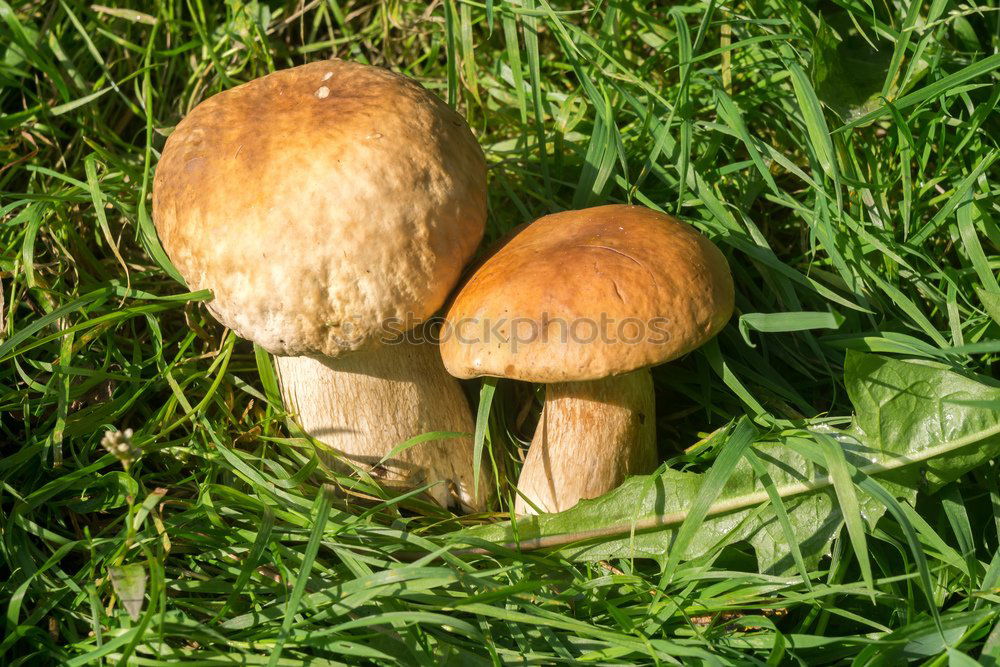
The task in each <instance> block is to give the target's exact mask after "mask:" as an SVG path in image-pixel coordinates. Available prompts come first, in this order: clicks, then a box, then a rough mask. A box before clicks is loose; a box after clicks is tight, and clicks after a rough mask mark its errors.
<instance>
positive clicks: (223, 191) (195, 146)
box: [153, 60, 486, 357]
mask: <svg viewBox="0 0 1000 667" xmlns="http://www.w3.org/2000/svg"><path fill="white" fill-rule="evenodd" d="M153 219H154V222H155V224H156V229H157V231H158V232H159V235H160V238H161V240H162V242H163V246H164V248H165V249H166V251H167V254H168V255H169V256H170V258H171V260H172V261H173V262H174V264H175V266H176V267H177V269H178V270H179V271H180V273H181V275H183V276H184V278H185V279H186V280H187V281H188V283H189V285H190V287H191V288H192V289H204V288H209V289H211V290H212V291H213V292H214V297H215V298H214V300H213V301H212V302H210V304H209V308H210V310H211V311H212V312H213V314H214V315H215V317H216V318H217V319H218V320H219V321H220V322H222V323H223V324H225V325H226V326H227V327H229V328H231V329H233V330H234V331H235V332H236V333H237V334H238V335H240V336H242V337H244V338H248V339H250V340H253V341H255V342H257V343H258V344H260V345H262V346H263V347H264V348H265V349H267V350H268V351H269V352H271V353H273V354H277V355H292V356H298V355H307V356H319V355H325V356H329V357H336V356H339V355H341V354H343V353H346V352H350V351H353V350H357V349H363V348H369V347H375V346H377V345H378V344H379V342H380V341H381V340H383V339H384V338H387V337H389V336H388V335H391V334H396V335H398V334H399V333H401V332H402V331H403V330H404V329H406V328H410V327H412V326H416V324H417V323H419V322H420V321H421V320H424V319H427V318H428V317H430V316H431V315H432V314H433V313H434V312H435V311H436V310H437V309H438V308H440V307H441V305H442V304H443V303H444V301H445V299H446V298H447V296H448V293H449V292H450V291H451V289H452V288H453V287H454V286H455V283H456V282H457V280H458V278H459V275H460V273H461V270H462V267H463V266H464V265H465V263H466V262H467V261H468V260H469V258H470V257H471V256H472V254H473V253H474V252H475V249H476V246H477V245H478V244H479V241H480V239H481V238H482V235H483V229H484V225H485V221H486V161H485V158H484V157H483V153H482V150H481V149H480V148H479V144H478V143H477V142H476V139H475V137H473V135H472V133H471V131H470V130H469V127H468V125H467V124H466V122H465V120H464V119H463V118H462V117H461V116H460V115H459V114H457V113H456V112H455V111H453V110H452V109H450V108H449V107H448V106H447V105H446V104H445V103H444V102H442V101H441V100H440V99H438V98H437V97H435V96H434V95H433V94H431V93H430V92H428V91H427V90H426V89H424V88H423V87H422V86H421V85H420V84H418V83H416V82H415V81H412V80H410V79H408V78H406V77H404V76H400V75H398V74H393V73H391V72H389V71H387V70H384V69H381V68H377V67H369V66H367V65H361V64H357V63H351V62H345V61H341V60H327V61H321V62H315V63H311V64H308V65H303V66H301V67H295V68H292V69H286V70H282V71H279V72H275V73H273V74H269V75H267V76H264V77H262V78H259V79H256V80H254V81H251V82H249V83H246V84H244V85H241V86H238V87H236V88H233V89H232V90H228V91H225V92H222V93H219V94H218V95H215V96H214V97H211V98H210V99H208V100H206V101H204V102H202V103H201V104H199V105H198V106H197V107H196V108H195V109H194V110H192V111H191V113H189V114H188V115H187V117H186V118H184V120H182V121H181V122H180V124H179V125H178V126H177V128H176V129H175V130H174V132H173V133H172V134H171V135H170V137H169V139H168V140H167V143H166V147H165V148H164V150H163V155H162V157H161V159H160V162H159V165H158V167H157V170H156V178H155V181H154V185H153ZM387 334H388V335H387Z"/></svg>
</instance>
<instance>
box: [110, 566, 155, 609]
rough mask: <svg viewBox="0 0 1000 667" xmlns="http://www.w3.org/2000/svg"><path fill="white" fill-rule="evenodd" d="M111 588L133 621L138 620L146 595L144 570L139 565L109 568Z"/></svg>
mask: <svg viewBox="0 0 1000 667" xmlns="http://www.w3.org/2000/svg"><path fill="white" fill-rule="evenodd" d="M108 574H109V575H110V576H111V587H112V588H113V589H114V591H115V595H117V596H118V599H120V600H121V601H122V606H123V607H125V611H127V612H128V615H129V617H130V618H131V619H132V620H133V621H138V620H139V615H140V614H141V613H142V603H143V602H144V600H145V595H146V568H145V567H143V566H142V564H141V563H133V564H131V565H124V566H122V567H109V568H108Z"/></svg>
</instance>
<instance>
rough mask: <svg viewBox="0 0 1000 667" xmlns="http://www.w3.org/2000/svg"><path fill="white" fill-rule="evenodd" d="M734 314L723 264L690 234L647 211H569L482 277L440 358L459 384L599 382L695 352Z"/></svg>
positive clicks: (459, 305) (542, 225)
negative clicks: (479, 380)
mask: <svg viewBox="0 0 1000 667" xmlns="http://www.w3.org/2000/svg"><path fill="white" fill-rule="evenodd" d="M732 312H733V280H732V276H731V275H730V273H729V266H728V264H727V263H726V259H725V257H724V256H723V255H722V253H721V252H720V251H719V249H718V248H716V247H715V246H714V245H713V244H712V243H711V242H710V241H709V240H708V239H706V238H705V237H704V236H702V235H701V234H700V233H698V232H697V231H696V230H695V229H694V228H693V227H691V226H690V225H688V224H685V223H683V222H681V221H679V220H676V219H675V218H672V217H670V216H669V215H666V214H663V213H657V212H656V211H652V210H650V209H647V208H643V207H639V206H617V205H613V206H600V207H597V208H589V209H584V210H581V211H565V212H563V213H556V214H554V215H547V216H545V217H543V218H540V219H539V220H536V221H535V222H533V223H532V224H531V225H529V226H528V227H527V228H525V229H524V230H523V231H522V232H520V233H519V234H518V235H517V236H515V237H514V238H513V239H511V240H510V241H509V242H508V243H506V244H505V245H504V246H503V247H502V248H501V249H500V250H499V251H498V252H497V253H496V255H494V256H493V257H491V258H490V259H489V260H488V261H486V262H485V263H484V264H483V265H482V266H480V267H479V269H478V270H477V271H476V272H475V273H474V274H473V276H472V277H471V278H470V279H469V281H468V282H467V283H466V284H465V286H464V287H463V288H462V290H461V292H460V293H459V294H458V296H457V297H456V298H455V299H454V301H453V303H452V305H451V307H450V308H449V310H448V315H447V326H446V327H445V328H444V329H443V336H442V342H441V355H442V357H443V359H444V363H445V367H446V368H447V369H448V372H450V373H451V374H452V375H454V376H456V377H460V378H472V377H478V376H482V375H491V376H497V377H508V378H514V379H517V380H523V381H528V382H567V381H580V380H596V379H599V378H604V377H608V376H610V375H618V374H621V373H627V372H629V371H632V370H636V369H639V368H643V367H646V366H652V365H655V364H659V363H663V362H665V361H669V360H671V359H675V358H677V357H679V356H681V355H683V354H685V353H687V352H690V351H691V350H693V349H695V348H696V347H698V346H700V345H702V344H703V343H705V342H706V341H708V340H709V339H710V338H712V337H713V336H714V335H715V334H716V333H718V332H719V330H720V329H721V328H722V327H723V326H724V325H725V323H726V321H727V320H728V319H729V317H730V315H731V314H732ZM602 316H603V320H602ZM602 321H603V322H604V323H605V324H604V329H605V331H606V332H607V333H608V335H602V334H601V333H600V326H601V323H602ZM623 322H629V324H624V325H623V324H622V323H623ZM563 323H565V325H564V324H563ZM587 323H592V324H593V326H591V324H587ZM639 326H641V327H642V335H641V337H639V339H638V340H634V339H635V338H636V337H637V331H638V327H639ZM574 327H576V329H575V330H574ZM620 327H623V329H620ZM591 331H593V332H595V334H594V335H593V336H591V335H590V332H591Z"/></svg>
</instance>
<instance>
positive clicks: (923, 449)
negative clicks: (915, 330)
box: [844, 352, 1000, 490]
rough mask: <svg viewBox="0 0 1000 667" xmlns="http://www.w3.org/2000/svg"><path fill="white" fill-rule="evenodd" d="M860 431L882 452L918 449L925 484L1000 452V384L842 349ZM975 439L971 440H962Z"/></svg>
mask: <svg viewBox="0 0 1000 667" xmlns="http://www.w3.org/2000/svg"><path fill="white" fill-rule="evenodd" d="M844 375H845V380H846V384H847V393H848V395H849V396H850V398H851V402H852V403H853V404H854V408H855V411H856V413H857V416H856V417H855V426H856V428H857V429H858V430H859V431H860V438H861V439H862V440H863V441H864V442H865V443H866V444H867V445H868V446H869V447H871V448H872V449H874V450H876V451H878V452H880V453H881V454H882V455H883V456H884V455H890V456H892V455H912V454H915V453H916V454H919V455H920V458H921V461H922V463H921V465H920V466H919V467H920V469H921V470H915V469H912V470H909V471H908V472H909V474H910V475H911V478H910V479H908V480H907V482H909V483H914V484H915V483H917V482H918V481H919V480H918V478H917V475H918V474H919V472H923V473H925V474H926V478H927V481H928V482H930V488H931V489H932V490H936V489H937V488H939V487H940V486H942V485H944V484H947V483H948V482H950V481H952V480H954V479H956V478H958V477H959V476H960V475H962V474H963V473H964V472H965V471H967V470H969V469H971V468H972V467H974V466H975V465H977V464H979V463H982V462H983V461H988V460H989V459H991V458H994V457H996V456H998V455H1000V388H998V387H997V386H995V384H994V383H992V382H990V383H989V384H987V383H986V382H985V381H980V380H978V379H973V378H969V377H966V376H964V375H960V374H958V373H955V372H952V371H950V370H947V369H946V367H944V366H942V365H940V364H934V363H931V362H907V361H899V360H896V359H889V358H887V357H880V356H875V355H867V354H861V353H857V352H848V353H847V362H846V364H845V369H844ZM973 444H975V445H976V446H975V447H970V446H969V445H973Z"/></svg>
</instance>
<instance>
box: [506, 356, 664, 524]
mask: <svg viewBox="0 0 1000 667" xmlns="http://www.w3.org/2000/svg"><path fill="white" fill-rule="evenodd" d="M653 401H654V398H653V380H652V377H651V376H650V373H649V369H642V370H638V371H633V372H631V373H626V374H624V375H618V376H612V377H608V378H604V379H602V380H590V381H587V382H559V383H554V384H549V385H547V386H546V388H545V405H544V406H543V408H542V416H541V419H540V420H539V422H538V427H537V428H536V429H535V436H534V438H532V440H531V447H530V448H529V449H528V456H527V458H526V459H525V461H524V466H523V467H522V468H521V477H520V478H519V479H518V481H517V488H518V490H519V491H520V494H523V496H525V497H526V498H527V499H528V500H530V501H531V503H533V504H534V505H535V506H537V508H538V511H541V512H560V511H562V510H565V509H569V508H570V507H573V506H574V505H576V504H577V503H578V502H580V501H581V500H583V499H585V498H596V497H597V496H600V495H602V494H604V493H607V492H608V491H610V490H611V489H613V488H615V487H617V486H618V485H619V484H621V483H622V482H623V481H624V480H625V477H626V476H627V475H638V474H643V473H648V472H652V471H653V470H654V469H655V468H656V428H655V420H654V411H653ZM514 511H515V512H516V513H517V514H535V512H536V510H535V509H534V508H532V507H531V505H530V504H529V503H528V502H526V501H525V498H522V497H520V496H519V497H518V498H517V501H516V503H515V505H514Z"/></svg>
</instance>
